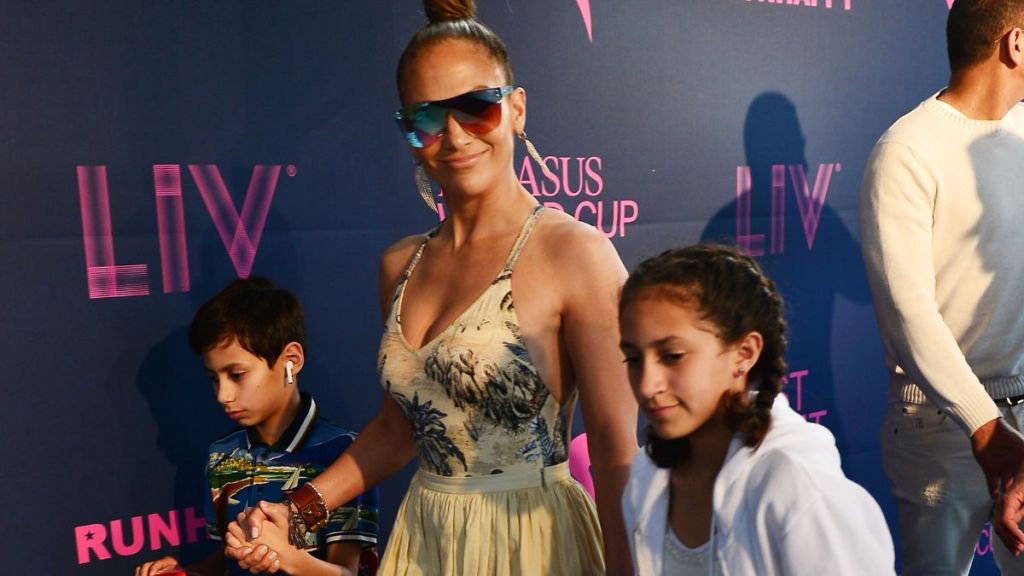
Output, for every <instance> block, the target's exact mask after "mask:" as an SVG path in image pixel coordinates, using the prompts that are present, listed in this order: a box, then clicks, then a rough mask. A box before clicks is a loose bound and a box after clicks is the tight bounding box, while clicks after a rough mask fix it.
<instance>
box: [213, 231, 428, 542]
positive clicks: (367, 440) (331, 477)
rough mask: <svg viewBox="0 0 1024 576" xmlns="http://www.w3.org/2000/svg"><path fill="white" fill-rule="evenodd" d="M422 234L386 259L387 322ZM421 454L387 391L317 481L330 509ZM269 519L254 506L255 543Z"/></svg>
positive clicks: (382, 295)
mask: <svg viewBox="0 0 1024 576" xmlns="http://www.w3.org/2000/svg"><path fill="white" fill-rule="evenodd" d="M421 239H422V237H421V236H410V237H408V238H405V239H403V240H400V241H399V242H397V243H395V244H394V245H393V246H392V247H391V248H389V249H388V250H387V251H385V253H384V255H383V256H382V257H381V265H380V279H379V280H380V281H379V294H378V295H379V303H380V309H381V317H382V318H386V317H387V314H388V311H389V310H390V306H391V295H392V294H393V292H394V289H395V286H396V285H397V284H398V280H399V278H400V277H401V274H402V272H403V271H404V269H405V265H406V263H407V262H408V260H409V258H410V257H411V255H412V253H413V251H414V250H415V249H416V247H417V246H418V245H419V242H420V240H421ZM415 455H416V443H415V441H414V440H413V437H412V432H411V430H410V428H409V421H408V420H407V419H406V417H405V414H404V413H403V412H402V409H401V408H400V407H399V406H398V404H397V403H396V402H395V401H394V400H393V399H392V398H391V396H390V395H389V394H388V393H386V392H385V393H384V398H383V400H382V401H381V406H380V410H379V411H378V412H377V416H375V417H374V419H373V420H371V421H370V423H369V424H367V426H366V427H365V428H363V429H362V431H360V433H359V436H358V437H357V438H356V440H355V441H354V442H353V443H352V445H351V446H349V448H348V449H347V450H345V452H344V453H342V454H341V456H339V457H338V459H337V460H335V461H334V462H333V463H332V464H331V465H330V466H329V467H328V468H327V469H326V470H324V471H323V472H322V473H321V474H320V475H318V476H317V477H316V479H315V480H313V482H312V483H313V485H314V486H315V487H316V489H317V490H319V492H320V494H321V495H322V496H323V498H324V501H325V502H326V504H327V509H328V510H333V509H334V508H336V507H338V506H340V505H342V504H344V503H345V502H348V501H349V500H351V499H353V498H355V497H356V496H358V495H359V494H362V493H363V492H365V491H366V490H368V489H369V488H371V487H373V486H375V485H376V484H377V483H379V482H381V481H382V480H384V479H386V478H388V477H389V476H391V475H392V474H394V473H396V472H398V471H399V470H401V469H402V468H403V467H404V466H405V465H406V464H408V463H409V461H410V460H412V458H413V457H414V456H415ZM265 520H266V515H265V514H264V513H263V512H261V511H260V509H259V508H253V509H251V510H250V513H249V514H248V515H247V516H246V517H245V518H244V521H243V522H242V524H243V527H244V528H245V533H246V534H248V535H249V536H250V538H251V539H255V538H258V537H259V532H260V527H261V526H262V524H263V522H264V521H265ZM227 544H228V546H227V549H226V554H227V555H228V557H229V558H234V559H236V560H240V561H241V559H242V558H241V557H240V555H241V549H242V548H245V546H244V543H242V544H243V546H241V547H239V546H234V545H232V544H233V543H232V542H230V541H227Z"/></svg>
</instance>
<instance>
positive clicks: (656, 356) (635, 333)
mask: <svg viewBox="0 0 1024 576" xmlns="http://www.w3.org/2000/svg"><path fill="white" fill-rule="evenodd" d="M619 329H620V334H621V337H622V341H621V344H620V345H621V348H622V352H623V354H624V355H625V357H626V359H625V362H626V366H627V372H628V374H629V384H630V386H631V387H632V388H633V394H634V395H635V396H636V399H637V402H638V403H639V404H640V409H641V410H643V411H644V413H645V414H646V415H647V420H648V422H649V423H650V424H651V426H652V427H653V428H654V431H655V432H656V433H657V434H658V436H660V437H662V438H665V439H672V438H680V437H683V436H690V435H692V434H693V433H694V432H697V431H699V430H701V429H702V428H705V427H706V425H708V423H709V422H710V423H714V424H722V423H723V420H722V419H721V415H722V412H721V410H720V406H721V400H722V397H723V395H725V394H726V393H742V392H743V391H744V389H745V388H746V378H744V377H742V374H741V375H739V376H737V370H738V369H739V368H740V367H742V366H744V365H745V364H747V363H749V362H748V360H749V358H745V356H746V354H745V353H743V352H742V350H741V349H742V347H741V346H726V345H725V344H724V343H723V342H722V340H721V339H720V338H719V337H718V335H717V334H716V328H715V326H714V325H713V324H711V323H710V322H707V321H705V320H702V319H701V318H700V317H699V315H698V312H697V308H696V304H686V303H682V302H679V301H677V300H674V299H667V298H666V297H665V296H664V295H659V294H657V293H655V292H652V291H651V290H642V291H641V292H640V293H639V294H636V295H635V296H634V297H633V298H632V300H631V301H630V302H629V303H627V305H626V306H625V308H623V310H622V313H621V315H620V317H619Z"/></svg>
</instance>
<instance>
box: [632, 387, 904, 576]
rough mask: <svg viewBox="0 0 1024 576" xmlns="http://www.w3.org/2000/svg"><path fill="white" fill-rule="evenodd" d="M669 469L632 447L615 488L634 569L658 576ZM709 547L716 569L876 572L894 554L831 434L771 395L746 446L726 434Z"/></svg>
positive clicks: (885, 568) (887, 566) (768, 574)
mask: <svg viewBox="0 0 1024 576" xmlns="http://www.w3.org/2000/svg"><path fill="white" fill-rule="evenodd" d="M668 500H669V471H668V470H666V469H663V468H658V467H656V466H655V465H654V462H652V461H651V459H650V458H649V457H648V456H647V454H646V453H645V452H644V451H643V450H641V451H640V452H639V453H638V454H637V455H636V457H635V458H634V459H633V465H632V466H631V467H630V470H629V482H628V483H627V484H626V489H625V491H624V492H623V495H622V509H623V517H624V519H625V521H626V529H627V530H628V531H630V533H631V535H632V539H631V540H630V551H631V552H632V553H633V565H634V567H635V568H636V572H637V576H661V575H662V569H663V561H662V559H663V555H664V549H663V543H664V536H665V530H666V529H667V525H668ZM712 507H713V520H712V530H711V550H712V553H713V554H714V555H715V557H716V558H717V559H718V561H719V562H720V564H721V568H722V574H723V575H725V576H730V575H741V576H748V575H752V574H756V575H757V576H773V575H780V576H782V575H785V576H800V575H804V574H806V575H808V576H809V575H812V574H813V575H815V576H817V575H819V574H829V575H830V576H832V575H837V576H846V575H848V576H864V575H866V574H870V575H872V576H884V575H885V574H890V575H891V574H893V565H894V564H895V562H896V558H895V553H894V552H893V546H892V537H891V536H890V535H889V528H888V527H887V526H886V524H885V518H884V517H883V516H882V511H881V510H880V509H879V507H878V504H877V503H876V502H875V501H874V499H873V498H871V495H870V494H868V493H867V492H866V491H865V490H864V489H863V488H861V487H860V486H859V485H857V484H855V483H854V482H852V481H850V480H849V479H847V478H846V476H844V475H843V471H842V468H840V465H839V452H838V451H837V450H836V446H835V439H834V438H833V437H832V434H831V433H830V432H829V431H828V429H826V428H825V427H823V426H819V425H817V424H811V423H809V422H807V421H806V420H804V418H803V417H802V416H800V415H799V414H797V413H796V412H794V411H793V410H792V409H790V407H789V404H788V403H787V401H786V398H785V397H784V396H782V395H781V394H780V395H779V397H778V398H776V400H775V404H774V405H773V406H772V425H771V427H770V428H769V429H768V434H767V435H766V436H765V439H764V441H763V442H762V443H761V446H760V447H759V448H758V449H757V450H756V451H753V450H751V449H750V448H747V447H745V446H743V444H742V442H741V441H740V440H739V439H738V438H735V439H733V441H732V444H731V445H730V446H729V452H728V455H727V456H726V460H725V463H724V464H723V466H722V470H721V471H720V472H719V473H718V477H717V478H716V479H715V487H714V493H713V504H712Z"/></svg>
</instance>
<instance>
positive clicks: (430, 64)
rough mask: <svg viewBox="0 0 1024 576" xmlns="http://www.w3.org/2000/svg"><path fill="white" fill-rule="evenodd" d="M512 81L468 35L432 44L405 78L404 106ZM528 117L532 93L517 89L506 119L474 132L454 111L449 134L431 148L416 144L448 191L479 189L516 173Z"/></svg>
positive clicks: (508, 99)
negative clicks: (514, 166) (528, 99)
mask: <svg viewBox="0 0 1024 576" xmlns="http://www.w3.org/2000/svg"><path fill="white" fill-rule="evenodd" d="M507 83H508V81H507V79H506V78H505V74H504V73H503V71H502V69H501V67H500V66H498V64H497V62H495V61H494V59H493V58H491V57H490V55H489V54H488V53H487V52H486V51H485V50H484V49H483V48H482V47H480V46H478V45H476V44H474V43H472V42H469V41H466V40H451V41H442V42H440V43H437V44H434V45H431V46H428V47H426V48H424V49H423V51H422V52H420V53H419V54H418V55H417V56H416V58H415V59H414V60H413V61H412V62H410V65H409V68H408V70H407V71H406V73H405V77H404V78H403V79H402V100H403V105H404V106H409V105H411V104H415V103H419V102H430V101H438V100H446V99H448V98H452V97H455V96H459V95H461V94H465V93H467V92H470V91H473V90H479V89H482V88H497V87H501V86H504V85H506V84H507ZM525 121H526V93H525V92H523V90H522V89H516V90H514V91H513V92H512V93H510V94H508V95H506V96H505V97H504V98H503V99H502V101H501V121H500V123H499V124H498V125H497V127H495V128H494V129H493V130H491V131H490V132H487V133H485V134H479V135H474V134H471V133H469V132H467V131H466V130H464V129H463V128H462V126H461V125H460V124H459V123H458V122H457V121H456V120H455V119H454V118H453V116H452V115H449V116H448V118H447V123H446V125H445V129H444V134H443V135H442V136H441V137H440V138H438V139H437V140H436V141H435V142H433V143H431V144H430V145H429V146H426V147H425V148H411V149H412V152H413V155H414V156H415V157H416V159H417V160H418V161H420V162H422V164H423V167H424V168H425V169H426V170H427V172H428V173H429V174H430V176H431V177H433V179H434V180H436V181H437V182H438V183H439V184H441V187H442V188H443V189H444V190H445V193H446V194H453V193H454V194H468V195H473V194H479V193H482V192H486V191H488V190H490V189H492V188H493V187H494V186H495V183H496V182H499V181H500V180H501V179H502V178H506V179H507V178H511V179H513V180H514V179H515V173H514V172H513V170H512V158H513V151H514V147H515V134H516V133H517V132H518V131H521V130H522V128H523V125H524V123H525Z"/></svg>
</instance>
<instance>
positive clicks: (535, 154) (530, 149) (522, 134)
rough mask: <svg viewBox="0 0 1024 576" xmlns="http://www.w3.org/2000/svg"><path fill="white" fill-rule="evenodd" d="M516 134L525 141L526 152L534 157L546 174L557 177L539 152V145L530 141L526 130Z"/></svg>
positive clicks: (549, 176)
mask: <svg viewBox="0 0 1024 576" xmlns="http://www.w3.org/2000/svg"><path fill="white" fill-rule="evenodd" d="M516 136H518V137H519V139H520V140H522V141H523V144H525V145H526V153H527V154H529V155H530V158H533V161H534V162H536V163H537V165H538V166H540V169H541V170H543V171H544V175H545V176H547V177H548V178H552V179H553V178H555V173H554V172H552V171H551V169H550V168H548V165H547V164H545V163H544V158H542V157H541V155H540V153H539V152H537V147H536V146H534V145H533V142H530V139H529V138H527V137H526V130H523V131H522V132H520V133H519V134H516Z"/></svg>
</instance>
